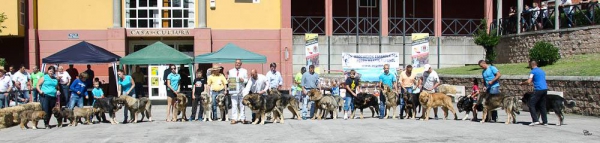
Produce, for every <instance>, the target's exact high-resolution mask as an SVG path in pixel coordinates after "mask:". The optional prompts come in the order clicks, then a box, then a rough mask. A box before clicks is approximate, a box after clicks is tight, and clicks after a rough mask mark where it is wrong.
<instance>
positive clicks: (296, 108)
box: [269, 89, 301, 120]
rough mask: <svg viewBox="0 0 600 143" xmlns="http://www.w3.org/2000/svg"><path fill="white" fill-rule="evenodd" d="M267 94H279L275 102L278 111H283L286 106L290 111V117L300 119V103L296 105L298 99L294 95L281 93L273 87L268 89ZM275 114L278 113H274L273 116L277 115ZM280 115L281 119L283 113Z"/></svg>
mask: <svg viewBox="0 0 600 143" xmlns="http://www.w3.org/2000/svg"><path fill="white" fill-rule="evenodd" d="M269 94H272V95H278V96H279V100H278V102H277V104H276V105H277V108H278V109H279V111H283V110H285V108H287V109H288V110H289V111H290V112H292V117H294V116H295V117H296V119H297V120H301V119H300V117H301V114H300V105H298V100H297V99H296V98H294V96H291V95H287V94H281V93H280V92H279V91H277V90H273V89H272V90H269ZM277 116H278V115H275V117H277ZM280 116H281V118H282V120H283V114H282V115H280ZM292 119H293V118H292Z"/></svg>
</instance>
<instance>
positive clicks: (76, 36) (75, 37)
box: [68, 33, 79, 39]
mask: <svg viewBox="0 0 600 143" xmlns="http://www.w3.org/2000/svg"><path fill="white" fill-rule="evenodd" d="M68 36H69V39H79V34H78V33H69V35H68Z"/></svg>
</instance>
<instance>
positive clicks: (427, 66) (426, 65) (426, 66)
mask: <svg viewBox="0 0 600 143" xmlns="http://www.w3.org/2000/svg"><path fill="white" fill-rule="evenodd" d="M423 68H425V70H429V68H431V65H429V64H425V65H424V66H423Z"/></svg>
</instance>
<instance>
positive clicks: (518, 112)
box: [512, 96, 521, 115]
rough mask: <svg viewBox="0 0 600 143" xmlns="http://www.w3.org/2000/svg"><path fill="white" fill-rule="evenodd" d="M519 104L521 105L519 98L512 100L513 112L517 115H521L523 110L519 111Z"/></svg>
mask: <svg viewBox="0 0 600 143" xmlns="http://www.w3.org/2000/svg"><path fill="white" fill-rule="evenodd" d="M517 104H519V98H518V97H516V96H515V97H513V98H512V106H513V107H512V108H513V112H515V113H516V114H517V115H520V114H521V111H520V110H521V109H519V106H517Z"/></svg>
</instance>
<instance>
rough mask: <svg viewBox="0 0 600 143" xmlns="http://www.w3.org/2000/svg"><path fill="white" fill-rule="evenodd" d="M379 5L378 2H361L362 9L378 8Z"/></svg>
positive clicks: (371, 0)
mask: <svg viewBox="0 0 600 143" xmlns="http://www.w3.org/2000/svg"><path fill="white" fill-rule="evenodd" d="M378 5H379V2H378V0H360V7H373V8H374V7H377V6H378Z"/></svg>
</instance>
